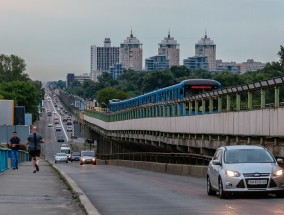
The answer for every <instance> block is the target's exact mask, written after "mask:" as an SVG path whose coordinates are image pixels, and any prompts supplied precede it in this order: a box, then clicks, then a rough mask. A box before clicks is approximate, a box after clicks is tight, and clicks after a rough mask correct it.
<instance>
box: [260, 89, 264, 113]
mask: <svg viewBox="0 0 284 215" xmlns="http://www.w3.org/2000/svg"><path fill="white" fill-rule="evenodd" d="M260 107H261V108H265V91H264V89H261V90H260Z"/></svg>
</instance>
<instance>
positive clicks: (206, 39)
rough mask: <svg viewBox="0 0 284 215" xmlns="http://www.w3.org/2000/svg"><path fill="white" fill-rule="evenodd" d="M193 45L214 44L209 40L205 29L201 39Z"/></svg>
mask: <svg viewBox="0 0 284 215" xmlns="http://www.w3.org/2000/svg"><path fill="white" fill-rule="evenodd" d="M195 45H215V44H214V41H213V40H210V38H209V37H207V33H206V31H205V35H204V37H203V38H201V40H199V41H198V43H196V44H195Z"/></svg>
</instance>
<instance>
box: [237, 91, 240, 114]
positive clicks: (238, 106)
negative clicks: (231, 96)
mask: <svg viewBox="0 0 284 215" xmlns="http://www.w3.org/2000/svg"><path fill="white" fill-rule="evenodd" d="M236 110H237V111H240V110H241V95H240V94H239V93H237V94H236Z"/></svg>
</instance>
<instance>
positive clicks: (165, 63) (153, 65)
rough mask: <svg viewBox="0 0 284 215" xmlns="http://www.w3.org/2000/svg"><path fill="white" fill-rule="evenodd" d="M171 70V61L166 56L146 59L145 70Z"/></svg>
mask: <svg viewBox="0 0 284 215" xmlns="http://www.w3.org/2000/svg"><path fill="white" fill-rule="evenodd" d="M167 68H169V60H168V58H167V56H166V55H156V56H153V57H150V58H147V59H145V70H146V71H153V70H157V69H167Z"/></svg>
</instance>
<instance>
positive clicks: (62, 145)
mask: <svg viewBox="0 0 284 215" xmlns="http://www.w3.org/2000/svg"><path fill="white" fill-rule="evenodd" d="M60 147H69V145H68V144H67V143H62V144H61V146H60Z"/></svg>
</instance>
